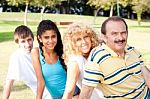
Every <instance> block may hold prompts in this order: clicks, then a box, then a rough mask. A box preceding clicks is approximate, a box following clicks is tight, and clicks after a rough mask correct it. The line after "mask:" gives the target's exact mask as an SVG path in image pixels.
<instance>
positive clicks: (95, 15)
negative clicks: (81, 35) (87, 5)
mask: <svg viewBox="0 0 150 99" xmlns="http://www.w3.org/2000/svg"><path fill="white" fill-rule="evenodd" d="M100 9H101V7H99V8H98V9H97V10H96V12H95V13H94V20H93V24H95V20H96V17H97V14H98V11H99V10H100Z"/></svg>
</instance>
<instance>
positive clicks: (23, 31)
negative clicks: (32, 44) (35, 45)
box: [14, 25, 34, 43]
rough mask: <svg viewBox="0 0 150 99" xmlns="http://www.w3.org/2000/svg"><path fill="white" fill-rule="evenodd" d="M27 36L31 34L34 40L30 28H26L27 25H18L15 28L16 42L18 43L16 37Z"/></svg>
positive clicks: (22, 37) (23, 37)
mask: <svg viewBox="0 0 150 99" xmlns="http://www.w3.org/2000/svg"><path fill="white" fill-rule="evenodd" d="M29 36H31V37H32V38H33V40H34V35H33V33H32V31H31V29H30V28H28V27H27V26H25V25H20V26H18V27H17V28H16V29H15V32H14V40H15V42H16V43H18V39H20V38H21V39H25V38H26V37H29Z"/></svg>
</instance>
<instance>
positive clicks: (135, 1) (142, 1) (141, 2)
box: [131, 0, 150, 25]
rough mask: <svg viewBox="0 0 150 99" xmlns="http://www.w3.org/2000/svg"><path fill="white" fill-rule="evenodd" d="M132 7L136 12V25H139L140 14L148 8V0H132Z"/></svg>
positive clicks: (149, 1) (149, 6)
mask: <svg viewBox="0 0 150 99" xmlns="http://www.w3.org/2000/svg"><path fill="white" fill-rule="evenodd" d="M131 4H132V5H133V7H132V9H133V10H134V11H135V13H136V14H137V21H138V25H141V15H142V13H143V12H145V11H149V10H150V0H132V2H131Z"/></svg>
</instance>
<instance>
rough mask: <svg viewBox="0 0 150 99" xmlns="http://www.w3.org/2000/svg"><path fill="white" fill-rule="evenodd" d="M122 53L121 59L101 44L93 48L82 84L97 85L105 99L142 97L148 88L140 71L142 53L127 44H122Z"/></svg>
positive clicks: (139, 98) (134, 98)
mask: <svg viewBox="0 0 150 99" xmlns="http://www.w3.org/2000/svg"><path fill="white" fill-rule="evenodd" d="M125 52H126V54H125V58H121V57H119V56H118V55H117V54H116V53H115V52H114V51H113V50H111V49H110V48H109V47H108V46H106V45H105V44H103V45H102V46H101V47H98V48H96V49H94V50H93V51H92V53H91V54H90V56H89V58H88V62H87V64H86V66H85V71H84V79H83V82H82V83H83V84H85V85H88V86H94V87H99V88H101V90H102V91H103V94H104V96H105V97H106V98H117V99H124V98H133V99H142V98H144V97H146V94H147V91H148V87H147V86H146V84H145V81H144V78H143V77H142V74H141V66H142V65H144V63H143V61H142V60H141V57H142V56H141V55H140V54H139V53H138V52H137V51H136V50H135V48H134V47H130V46H126V49H125Z"/></svg>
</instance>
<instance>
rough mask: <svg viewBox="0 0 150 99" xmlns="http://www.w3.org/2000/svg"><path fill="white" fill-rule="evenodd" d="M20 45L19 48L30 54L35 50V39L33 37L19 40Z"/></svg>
mask: <svg viewBox="0 0 150 99" xmlns="http://www.w3.org/2000/svg"><path fill="white" fill-rule="evenodd" d="M18 44H19V47H20V48H21V49H23V50H24V51H25V52H26V53H30V52H31V50H32V48H33V38H32V37H31V36H29V37H26V38H24V39H22V38H19V40H18Z"/></svg>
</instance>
